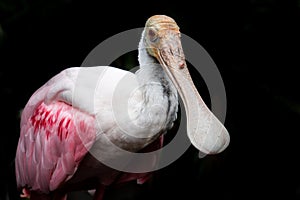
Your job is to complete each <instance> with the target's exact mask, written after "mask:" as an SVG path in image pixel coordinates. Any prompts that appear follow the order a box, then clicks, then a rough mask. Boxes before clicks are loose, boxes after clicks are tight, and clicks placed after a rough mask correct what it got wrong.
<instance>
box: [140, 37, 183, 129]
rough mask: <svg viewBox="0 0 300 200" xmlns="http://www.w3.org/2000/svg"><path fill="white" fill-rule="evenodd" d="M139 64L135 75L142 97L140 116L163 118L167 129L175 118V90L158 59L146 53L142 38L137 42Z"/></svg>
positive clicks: (176, 98)
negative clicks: (141, 112)
mask: <svg viewBox="0 0 300 200" xmlns="http://www.w3.org/2000/svg"><path fill="white" fill-rule="evenodd" d="M139 64H140V69H139V70H138V71H137V72H136V75H137V79H138V81H139V84H140V86H141V87H140V91H141V92H142V94H143V97H144V102H143V103H142V108H143V109H142V111H143V112H144V113H143V114H142V116H147V117H152V119H153V120H155V117H157V120H158V121H162V120H165V126H166V127H165V128H166V129H168V128H170V127H171V126H172V124H173V121H174V120H175V118H176V113H177V109H178V95H177V90H176V88H175V86H174V85H173V83H172V81H171V80H170V79H169V77H168V76H167V74H166V73H165V72H164V70H163V68H162V67H161V65H160V64H159V63H158V61H157V60H156V59H155V58H154V57H152V56H150V55H149V54H148V52H147V49H146V48H145V45H144V40H143V38H142V39H141V41H140V44H139ZM163 118H165V119H163Z"/></svg>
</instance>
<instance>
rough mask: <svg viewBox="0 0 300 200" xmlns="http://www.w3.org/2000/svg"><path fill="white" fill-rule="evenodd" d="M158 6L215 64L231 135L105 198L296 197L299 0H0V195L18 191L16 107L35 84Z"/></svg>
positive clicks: (298, 187)
mask: <svg viewBox="0 0 300 200" xmlns="http://www.w3.org/2000/svg"><path fill="white" fill-rule="evenodd" d="M154 14H166V15H169V16H171V17H172V18H174V19H175V20H176V22H177V24H178V25H179V26H180V28H181V31H182V32H183V33H185V34H187V35H188V36H190V37H192V38H193V39H195V40H196V41H197V42H198V43H199V44H201V45H202V46H203V47H204V48H205V49H206V51H207V52H208V53H209V54H210V56H211V57H212V59H213V60H214V61H215V63H216V64H217V66H218V68H219V71H220V73H221V75H222V78H223V80H224V84H225V87H226V92H227V106H228V107H227V118H226V122H225V126H226V127H227V129H228V131H229V133H230V135H231V143H230V146H229V147H228V148H227V149H226V150H225V151H224V152H223V153H221V154H218V155H214V156H207V157H205V158H204V159H201V160H199V159H197V151H196V150H195V149H194V148H193V147H191V148H190V149H189V150H188V151H187V152H186V153H185V154H184V155H183V156H182V157H181V158H180V159H179V160H177V161H176V162H174V163H173V164H172V165H170V166H168V167H166V168H164V169H162V170H160V171H158V172H156V173H155V176H154V179H153V180H152V181H151V183H148V184H146V185H144V186H136V185H134V184H132V183H129V184H128V185H124V186H119V187H116V188H111V189H108V191H107V194H106V196H105V198H106V199H164V198H165V199H166V198H168V199H170V198H174V197H178V198H185V199H245V198H255V199H257V198H259V199H260V198H265V199H270V198H274V197H279V198H280V197H281V198H285V199H289V198H290V197H296V198H299V197H300V185H299V181H298V183H297V180H299V178H300V177H299V167H298V165H296V163H297V161H298V160H299V154H297V153H298V149H299V148H298V145H299V144H298V141H299V140H297V137H296V135H297V134H299V128H298V126H297V125H298V123H299V122H300V121H299V115H300V104H299V95H298V93H299V82H298V79H299V73H298V72H297V71H298V70H297V68H299V38H300V34H299V33H300V32H299V31H298V27H299V25H300V23H299V19H300V1H299V0H293V1H292V0H291V1H283V0H282V1H279V0H278V1H276V0H243V1H239V0H228V1H217V0H210V1H208V0H207V1H199V2H197V4H196V3H192V2H188V1H181V2H178V3H175V2H174V1H173V2H169V3H167V2H162V1H160V2H156V1H140V2H139V4H138V5H136V3H133V2H129V1H123V2H122V3H120V2H117V1H108V2H104V1H96V0H86V1H83V0H81V1H80V0H52V1H50V0H48V1H46V0H14V1H11V0H1V1H0V25H1V27H0V28H1V29H0V88H1V91H0V94H1V146H0V149H1V158H0V160H1V171H0V173H1V174H0V175H1V176H0V180H1V181H0V189H1V193H0V199H1V200H2V199H6V197H5V196H9V199H18V198H17V196H18V192H17V191H16V189H15V188H16V186H15V177H14V163H13V160H14V156H15V150H16V145H17V141H18V136H19V120H20V118H19V113H20V110H21V109H22V108H23V107H24V105H25V104H26V102H27V100H28V99H29V97H30V96H31V94H32V93H33V92H34V91H35V90H36V89H38V88H39V87H40V86H41V85H42V84H44V83H45V82H46V81H47V80H48V79H49V78H51V77H52V76H54V75H55V74H57V73H59V72H60V71H61V70H63V69H65V68H68V67H73V66H80V65H81V63H82V61H83V59H84V58H85V56H86V55H87V54H88V53H89V52H90V51H91V50H92V49H93V48H94V47H95V46H96V45H98V44H99V43H100V42H102V41H103V40H104V39H106V38H108V37H110V36H112V35H114V34H117V33H119V32H121V31H124V30H128V29H131V28H137V27H142V26H144V24H145V21H146V20H147V19H148V18H149V17H150V16H152V15H154ZM120 45H122V44H120ZM132 56H136V52H133V53H132V54H129V55H128V56H127V58H126V56H123V58H122V59H119V60H118V61H116V62H115V63H113V64H114V66H117V67H121V66H122V64H124V63H125V64H126V63H128V62H127V60H128V59H129V60H132ZM128 57H129V58H128ZM133 62H134V63H135V64H137V63H136V62H137V61H136V60H134V61H133ZM118 64H120V66H118ZM99 65H101V63H99ZM189 67H190V68H191V70H193V69H192V67H191V66H189ZM193 78H194V80H195V82H196V85H197V87H198V90H199V91H200V94H201V95H202V96H203V98H204V100H205V101H206V102H207V103H208V104H209V98H208V92H207V88H206V86H205V84H204V83H203V81H202V80H200V79H201V77H200V76H199V75H197V74H196V73H193ZM171 133H172V132H171ZM295 153H296V154H295ZM77 198H78V197H77ZM74 199H76V198H74Z"/></svg>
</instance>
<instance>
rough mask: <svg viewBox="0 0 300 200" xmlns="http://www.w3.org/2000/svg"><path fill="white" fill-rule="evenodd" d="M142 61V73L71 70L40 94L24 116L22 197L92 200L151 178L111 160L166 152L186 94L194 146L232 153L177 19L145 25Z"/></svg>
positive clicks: (19, 169) (19, 163)
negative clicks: (75, 195)
mask: <svg viewBox="0 0 300 200" xmlns="http://www.w3.org/2000/svg"><path fill="white" fill-rule="evenodd" d="M138 61H139V65H140V67H139V70H138V71H136V72H135V73H133V72H130V71H126V70H122V69H119V68H115V67H111V66H93V67H70V68H67V69H64V70H62V71H61V72H60V73H58V74H57V75H55V76H54V77H52V78H51V79H50V80H48V81H47V82H46V83H45V84H44V85H43V86H41V87H40V88H39V89H38V90H36V92H34V94H33V95H32V96H31V97H30V98H29V100H28V102H27V104H26V105H25V107H24V109H23V111H22V115H21V122H20V137H19V141H18V146H17V150H16V157H15V172H16V181H17V187H18V189H19V191H21V197H24V198H25V197H27V198H28V197H30V199H32V200H35V199H45V200H46V199H47V200H50V199H53V200H65V199H67V195H68V193H69V192H72V191H76V190H95V194H94V197H93V199H94V200H102V199H103V198H104V191H105V188H106V187H109V186H111V185H114V184H118V183H123V182H128V181H134V180H136V181H137V183H140V184H142V183H144V182H146V181H148V180H149V179H150V178H151V171H149V172H141V173H133V172H126V171H122V170H119V169H114V168H113V167H110V166H108V165H107V163H109V162H114V161H116V162H118V161H119V160H122V156H124V154H123V151H122V150H124V151H126V152H134V153H142V152H152V151H155V150H158V149H160V148H163V137H164V134H165V133H166V132H167V131H168V130H169V129H170V128H172V126H173V123H174V121H175V120H176V118H177V112H178V104H179V103H178V99H179V96H180V98H181V99H182V101H183V104H184V108H185V111H186V116H187V135H188V138H189V140H190V142H191V144H192V145H193V146H194V147H195V148H196V149H198V150H199V151H200V152H203V153H205V154H217V153H220V152H222V151H223V150H224V149H226V148H227V146H228V144H229V140H230V137H229V133H228V131H227V129H226V128H225V127H224V125H223V124H222V123H221V122H220V121H219V120H218V119H217V117H216V116H215V115H214V114H213V113H212V112H211V111H210V109H209V108H208V107H207V106H206V104H205V102H204V101H203V100H202V98H201V96H200V94H199V93H198V91H197V89H196V87H195V85H194V84H193V80H192V78H191V75H190V74H189V70H188V67H187V64H186V60H185V55H184V52H183V48H182V44H181V32H180V30H179V26H178V25H177V23H176V22H175V20H174V19H172V18H171V17H169V16H166V15H153V16H151V17H150V18H148V19H147V20H146V24H145V27H144V30H143V32H142V34H141V38H140V42H139V44H138ZM93 77H96V78H97V80H98V81H96V83H97V84H96V86H95V84H94V85H93V84H92V81H91V80H92V79H93ZM127 88H129V89H128V90H127ZM178 94H179V95H178ZM116 149H121V150H120V151H118V150H116ZM91 152H96V154H97V155H100V157H101V160H100V161H99V159H98V158H97V157H95V155H94V154H93V153H91ZM157 159H159V158H158V157H156V156H154V157H153V160H152V161H151V162H150V163H148V164H149V165H155V163H156V162H157ZM102 161H103V162H104V163H103V162H102ZM135 164H136V165H139V164H143V163H134V161H133V165H135Z"/></svg>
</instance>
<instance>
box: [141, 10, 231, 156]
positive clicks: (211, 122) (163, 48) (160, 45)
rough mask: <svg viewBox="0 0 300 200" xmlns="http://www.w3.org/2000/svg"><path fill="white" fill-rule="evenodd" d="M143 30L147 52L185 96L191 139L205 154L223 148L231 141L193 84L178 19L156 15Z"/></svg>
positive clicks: (182, 97) (183, 97)
mask: <svg viewBox="0 0 300 200" xmlns="http://www.w3.org/2000/svg"><path fill="white" fill-rule="evenodd" d="M143 34H144V36H143V39H144V44H145V45H146V49H147V52H148V54H150V55H151V56H152V57H154V58H155V59H156V60H157V61H158V62H159V63H160V65H161V66H162V68H163V69H164V71H165V73H166V74H167V75H168V77H169V78H170V80H171V81H172V82H173V84H174V85H175V87H176V88H177V90H178V92H179V94H180V96H181V99H182V100H183V103H184V106H185V110H186V114H187V133H188V136H189V139H190V141H191V143H192V144H193V145H194V146H195V147H196V148H197V149H199V150H200V151H201V152H202V153H205V154H213V153H219V152H221V151H223V150H224V149H225V148H226V147H227V146H228V144H229V134H228V132H227V130H226V128H225V127H224V126H223V124H222V123H221V122H220V121H219V120H218V119H217V118H216V117H215V116H214V114H213V113H212V112H211V111H210V110H209V109H208V108H207V106H206V105H205V103H204V101H203V100H202V98H201V96H200V95H199V93H198V91H197V89H196V87H195V86H194V84H193V81H192V78H191V76H190V74H189V71H188V69H187V65H186V62H185V56H184V53H183V48H182V45H181V34H180V31H179V27H178V25H177V24H176V22H175V21H174V20H173V19H172V18H170V17H168V16H165V15H154V16H152V17H150V18H149V19H148V20H147V22H146V25H145V29H144V33H143Z"/></svg>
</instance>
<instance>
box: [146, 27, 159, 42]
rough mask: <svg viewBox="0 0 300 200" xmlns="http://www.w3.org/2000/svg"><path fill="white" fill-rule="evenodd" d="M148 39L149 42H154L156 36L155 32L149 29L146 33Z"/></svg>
mask: <svg viewBox="0 0 300 200" xmlns="http://www.w3.org/2000/svg"><path fill="white" fill-rule="evenodd" d="M148 37H149V40H150V41H151V42H155V41H156V40H157V35H156V33H155V31H154V30H153V29H151V28H150V29H149V31H148Z"/></svg>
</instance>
